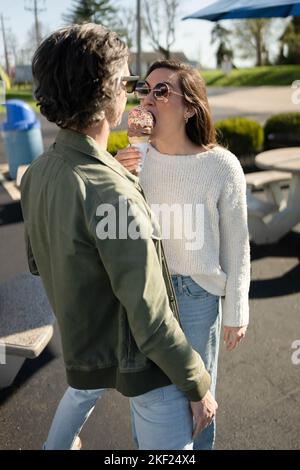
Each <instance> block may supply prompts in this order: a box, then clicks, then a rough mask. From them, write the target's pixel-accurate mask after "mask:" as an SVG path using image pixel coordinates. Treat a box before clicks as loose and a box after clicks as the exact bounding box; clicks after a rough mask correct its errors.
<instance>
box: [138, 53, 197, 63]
mask: <svg viewBox="0 0 300 470" xmlns="http://www.w3.org/2000/svg"><path fill="white" fill-rule="evenodd" d="M136 55H137V54H136V52H132V53H131V54H130V58H131V62H135V60H136ZM163 58H164V56H163V54H161V53H160V52H155V51H154V52H142V53H141V61H142V62H146V63H147V64H151V63H152V62H155V61H156V60H160V59H163ZM170 59H176V60H178V61H179V62H186V63H188V62H189V60H188V58H187V57H186V55H185V54H184V53H183V52H171V55H170Z"/></svg>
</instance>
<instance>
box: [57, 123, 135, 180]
mask: <svg viewBox="0 0 300 470" xmlns="http://www.w3.org/2000/svg"><path fill="white" fill-rule="evenodd" d="M55 143H56V144H58V146H60V145H61V146H63V147H69V148H72V149H73V150H75V151H77V152H80V153H83V154H85V155H89V156H90V157H93V158H95V159H96V160H99V161H100V162H101V163H102V164H104V165H106V166H108V167H109V168H111V169H112V170H113V171H115V172H116V173H118V174H119V175H120V176H121V177H122V178H126V179H127V180H130V181H131V182H132V183H134V185H135V186H136V187H137V188H139V189H140V185H139V180H138V178H137V177H136V176H134V175H133V174H132V173H130V172H129V171H128V170H126V168H124V167H123V165H121V164H120V163H119V162H118V160H116V159H115V158H114V157H113V156H112V155H111V154H110V153H108V152H107V151H106V150H103V149H101V148H100V147H99V145H98V144H97V142H96V141H95V140H94V139H92V137H90V136H88V135H86V134H80V133H79V132H76V131H73V130H70V129H60V131H59V132H58V134H57V136H56V139H55ZM69 156H71V154H69Z"/></svg>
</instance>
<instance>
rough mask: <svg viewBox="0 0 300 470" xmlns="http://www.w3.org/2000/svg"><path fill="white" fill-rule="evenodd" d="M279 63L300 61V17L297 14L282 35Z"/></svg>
mask: <svg viewBox="0 0 300 470" xmlns="http://www.w3.org/2000/svg"><path fill="white" fill-rule="evenodd" d="M277 63H279V64H299V63H300V17H299V16H295V17H294V18H292V19H291V21H290V22H289V23H288V25H287V26H286V28H285V30H284V33H283V34H282V36H281V37H280V53H279V57H278V60H277Z"/></svg>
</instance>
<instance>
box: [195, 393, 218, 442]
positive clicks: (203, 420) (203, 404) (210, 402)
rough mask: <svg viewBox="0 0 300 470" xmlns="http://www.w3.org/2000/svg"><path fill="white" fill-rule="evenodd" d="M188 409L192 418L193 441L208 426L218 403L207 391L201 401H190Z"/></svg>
mask: <svg viewBox="0 0 300 470" xmlns="http://www.w3.org/2000/svg"><path fill="white" fill-rule="evenodd" d="M190 407H191V410H192V414H193V418H194V430H193V436H192V437H193V439H195V437H196V436H197V435H198V434H199V433H200V432H201V431H203V429H204V428H206V427H207V426H209V424H210V423H211V422H212V420H213V417H214V416H215V415H216V412H217V409H218V403H217V402H216V400H215V399H214V397H213V396H212V394H211V393H210V391H208V392H207V393H206V395H205V396H204V397H203V398H202V400H201V401H191V402H190Z"/></svg>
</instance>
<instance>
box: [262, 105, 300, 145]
mask: <svg viewBox="0 0 300 470" xmlns="http://www.w3.org/2000/svg"><path fill="white" fill-rule="evenodd" d="M264 134H265V149H266V150H268V149H272V148H280V147H294V146H295V147H297V146H299V145H300V113H281V114H275V115H274V116H271V117H270V118H269V119H268V120H267V121H266V123H265V127H264Z"/></svg>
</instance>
